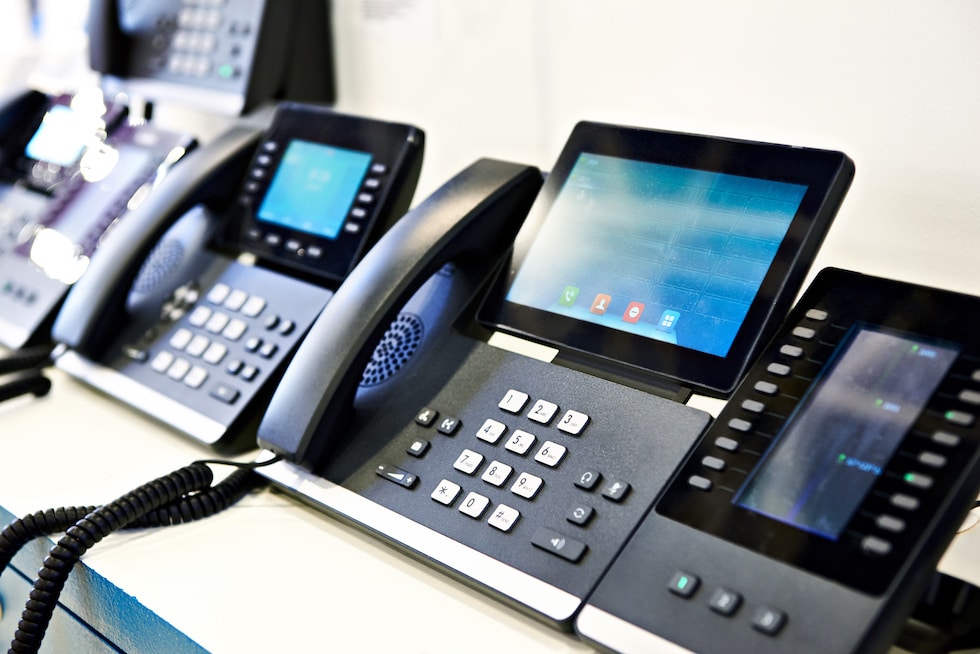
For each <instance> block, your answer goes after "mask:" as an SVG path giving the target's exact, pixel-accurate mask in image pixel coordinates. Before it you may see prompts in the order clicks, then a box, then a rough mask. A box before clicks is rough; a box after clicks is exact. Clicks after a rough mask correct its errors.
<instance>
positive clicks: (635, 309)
mask: <svg viewBox="0 0 980 654" xmlns="http://www.w3.org/2000/svg"><path fill="white" fill-rule="evenodd" d="M643 308H644V305H643V303H642V302H630V303H629V306H628V307H626V311H625V312H624V313H623V320H625V321H626V322H639V320H640V316H642V315H643Z"/></svg>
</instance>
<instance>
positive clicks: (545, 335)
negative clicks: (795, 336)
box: [258, 123, 853, 629]
mask: <svg viewBox="0 0 980 654" xmlns="http://www.w3.org/2000/svg"><path fill="white" fill-rule="evenodd" d="M852 172H853V168H852V165H851V162H850V160H849V159H848V158H847V157H846V156H844V155H843V154H841V153H836V152H830V151H819V150H812V149H805V148H791V147H784V146H777V145H769V144H761V143H752V142H744V141H734V140H728V139H720V138H712V137H706V136H696V135H687V134H678V133H670V132H661V131H653V130H644V129H636V128H627V127H617V126H612V125H602V124H598V123H580V124H579V125H577V126H576V127H575V129H574V131H573V132H572V134H571V136H570V138H569V140H568V142H567V143H566V145H565V148H564V149H563V151H562V153H561V155H560V156H559V158H558V161H557V163H556V164H555V166H554V168H553V170H552V172H551V174H550V175H549V176H548V178H547V181H546V182H545V184H544V186H543V188H542V190H541V191H540V193H538V194H537V197H536V198H535V201H534V204H533V206H532V208H531V209H530V213H529V215H528V217H527V219H526V221H524V223H523V226H522V227H521V229H520V232H519V234H518V236H517V240H516V245H515V246H514V249H513V253H512V255H511V256H508V257H506V258H505V260H504V263H503V265H502V266H501V267H500V272H499V275H498V276H497V277H496V279H495V281H493V282H492V283H491V284H490V285H489V289H488V290H487V289H486V284H484V281H485V280H487V279H488V277H489V276H490V275H489V272H490V266H488V265H487V264H486V263H482V264H480V265H474V263H475V261H474V256H473V255H472V254H467V255H456V254H455V253H454V252H450V251H443V252H439V251H438V250H433V249H432V248H429V249H425V250H422V251H421V252H419V253H416V252H413V251H411V250H406V249H404V248H399V247H398V245H397V241H395V240H394V239H395V238H396V237H397V235H396V230H398V229H399V228H401V227H404V228H406V229H409V227H408V226H409V225H410V224H411V222H412V221H415V220H416V219H417V220H419V221H423V220H427V218H428V216H427V214H432V215H436V216H438V215H439V211H440V210H441V209H446V206H447V205H449V204H450V200H451V199H452V198H453V197H454V196H453V195H452V193H451V192H450V191H451V189H452V185H450V189H449V191H445V192H444V194H445V195H446V197H445V198H443V197H441V196H442V195H443V193H437V194H436V195H434V196H433V197H431V198H430V199H429V200H427V201H426V203H425V204H423V205H421V206H420V207H418V208H416V209H415V210H414V211H413V212H412V213H411V214H409V216H407V217H406V218H405V219H404V220H403V221H402V223H401V224H400V225H398V226H396V227H395V228H394V229H393V230H392V231H391V232H389V234H388V235H387V236H386V237H385V238H384V239H382V241H381V242H379V244H378V246H376V247H375V249H373V250H372V251H371V252H370V253H369V254H368V255H367V256H366V257H365V258H364V260H363V261H362V262H361V263H360V264H359V265H358V267H357V268H356V269H355V270H354V271H353V273H352V274H351V277H349V278H348V283H347V284H345V285H344V286H343V287H342V288H341V289H340V290H338V292H337V294H336V295H335V296H334V299H333V301H331V303H330V304H329V305H328V306H327V308H326V310H325V311H324V312H323V313H322V314H321V315H320V316H319V318H318V319H317V322H316V323H315V324H314V326H313V328H312V329H311V331H310V334H309V336H308V337H307V338H306V339H305V340H304V342H303V344H302V345H301V347H300V349H299V351H298V353H297V355H296V357H295V358H294V359H293V360H292V362H291V364H290V366H289V368H288V369H287V371H286V373H285V375H284V376H283V379H282V381H281V383H280V385H279V387H278V389H277V391H276V393H275V395H274V396H273V399H272V401H271V403H270V406H269V409H268V410H267V412H266V414H265V416H264V418H263V420H262V422H261V424H260V426H259V430H258V436H259V444H260V446H261V447H263V448H266V449H267V450H269V451H271V453H274V454H277V455H279V456H281V457H283V458H284V459H285V461H284V462H278V463H275V464H273V465H271V466H269V467H267V468H262V469H261V473H262V474H264V475H266V476H267V477H268V478H269V479H271V480H272V481H273V482H274V483H275V484H276V485H277V486H279V487H281V488H283V489H285V490H287V491H288V492H290V493H292V494H295V495H296V496H297V497H299V498H301V499H303V500H305V501H307V502H309V503H311V504H313V505H314V506H316V507H318V508H320V509H322V510H324V511H326V512H328V513H330V514H331V515H333V516H336V517H339V518H340V519H342V520H345V521H348V522H350V523H353V524H355V525H358V526H360V527H362V528H364V529H366V530H368V531H370V532H371V533H374V534H376V535H378V536H380V537H382V538H383V539H385V540H386V541H387V542H388V543H390V544H392V545H394V546H396V547H397V548H399V549H401V550H403V551H405V552H407V553H409V554H411V555H413V556H416V557H418V558H419V559H421V560H424V561H427V562H429V563H432V564H435V565H437V566H438V567H440V568H441V569H443V570H444V571H447V572H449V573H450V574H452V575H454V576H456V577H458V578H460V579H462V580H464V581H465V582H467V583H471V584H473V585H474V586H476V587H477V588H480V589H482V590H484V591H488V592H490V593H491V594H494V595H495V596H497V597H498V598H500V599H503V600H504V601H506V602H508V603H510V604H512V605H514V606H516V607H518V608H520V609H522V610H524V611H526V612H528V613H529V614H531V615H533V616H534V617H536V618H539V619H541V620H543V621H546V622H548V623H551V624H553V625H556V626H560V627H563V628H566V629H567V628H570V626H571V621H572V618H573V616H574V615H575V614H576V612H577V611H578V610H579V609H580V608H581V606H582V605H583V604H584V602H585V600H586V598H587V597H588V595H589V593H590V592H591V590H592V589H593V588H594V586H595V585H596V583H597V582H598V581H599V579H600V577H601V576H602V574H603V572H604V571H605V570H606V569H607V567H608V566H609V565H610V563H612V561H613V560H614V558H615V556H616V554H617V553H618V552H619V551H620V549H621V548H622V546H623V544H624V543H625V542H626V540H627V539H628V537H629V535H630V534H631V533H632V531H633V530H634V528H635V527H636V525H637V524H638V523H639V521H640V519H641V518H642V517H643V515H644V514H645V513H646V512H647V511H648V510H649V508H650V506H651V505H652V503H653V502H654V500H655V499H656V497H657V496H658V494H659V493H660V491H661V490H662V488H663V486H664V485H665V484H666V482H667V480H668V479H669V478H670V475H671V474H672V472H673V471H674V469H675V468H676V467H677V466H678V465H679V464H680V463H681V462H682V460H683V458H684V455H685V454H686V453H687V451H688V450H689V448H690V447H691V446H692V445H693V443H694V442H695V440H696V439H697V437H698V436H699V435H700V434H701V433H702V432H703V431H704V429H705V428H706V427H707V426H708V423H709V421H710V416H709V415H708V414H707V413H704V412H702V411H699V410H696V409H694V408H691V407H688V406H686V405H685V404H683V403H681V402H677V401H672V399H668V397H664V396H670V397H671V398H677V397H682V396H684V394H685V393H684V392H683V391H682V390H681V389H680V387H681V386H682V385H683V386H685V387H687V388H688V389H690V388H698V389H700V390H702V391H706V392H712V393H715V394H719V395H724V394H726V393H729V392H731V390H732V389H733V388H734V386H735V383H736V382H737V380H738V379H739V378H740V377H741V375H742V374H743V370H744V368H745V367H746V365H747V362H748V361H749V359H750V358H751V357H752V356H753V355H754V354H755V352H756V348H757V347H758V346H759V345H760V344H761V343H764V340H765V339H766V338H767V337H768V336H770V335H771V334H772V332H773V331H774V329H775V327H776V326H777V325H778V323H779V321H780V320H781V319H782V317H783V315H784V312H785V311H786V310H787V309H788V306H789V303H790V302H791V301H792V298H793V297H794V294H795V293H796V292H797V290H798V287H799V286H800V284H801V283H802V278H803V275H804V274H805V271H806V270H807V268H808V266H809V264H810V261H811V259H812V257H813V255H814V253H815V251H816V249H817V247H818V246H819V244H820V242H821V240H822V238H823V236H824V234H825V232H826V230H827V229H828V227H829V225H830V223H831V220H832V218H833V216H834V214H835V213H836V211H837V208H838V206H839V204H840V202H841V201H842V199H843V197H844V194H845V192H846V189H847V187H848V185H849V183H850V179H851V176H852ZM443 200H445V201H443ZM449 210H451V207H450V208H449V209H447V211H449ZM501 218H502V219H503V218H508V219H509V220H510V223H511V224H513V223H514V221H515V220H516V221H517V222H518V224H520V220H521V219H523V218H524V214H523V213H521V215H520V216H517V217H515V216H514V215H513V210H512V209H511V210H510V213H509V214H508V213H506V212H504V213H503V215H502V216H501ZM482 222H486V221H482ZM389 239H392V240H391V241H390V242H389ZM449 242H450V243H451V242H452V241H449ZM478 243H479V242H478ZM457 249H458V248H457ZM481 250H482V253H483V254H484V259H485V260H486V261H491V262H492V261H494V260H496V259H497V258H499V257H500V256H503V255H502V254H501V253H502V252H503V251H502V250H501V251H500V252H498V253H497V254H496V256H492V255H493V254H494V253H493V252H492V251H491V249H490V244H489V243H485V244H484V245H483V246H482V247H477V252H480V251H481ZM420 261H424V262H425V263H426V264H428V265H426V266H423V265H421V263H419V262H420ZM445 261H451V262H452V264H453V265H452V267H451V269H449V270H446V269H443V270H442V271H441V272H440V273H438V274H435V275H433V276H431V277H429V278H428V279H425V277H424V276H422V274H421V273H423V272H428V271H429V270H431V269H432V265H434V264H438V263H442V262H445ZM355 281H356V283H351V282H355ZM423 281H424V282H425V283H424V285H423V286H422V287H421V289H420V290H419V291H417V293H416V294H415V295H414V296H411V299H409V298H410V294H411V292H412V291H413V289H415V288H417V287H418V286H419V285H420V284H422V282H423ZM362 297H375V298H378V299H377V301H376V302H373V303H372V304H370V305H363V304H360V303H359V302H360V299H361V298H362ZM406 302H408V304H407V305H406V304H405V303H406ZM357 306H360V307H362V311H361V312H360V313H358V312H356V311H354V310H353V307H357ZM477 306H480V310H479V317H480V319H481V320H479V321H476V320H474V318H475V316H476V315H477V310H476V308H475V307H477ZM402 307H404V308H403V309H402V311H401V313H400V314H398V315H397V317H396V314H397V312H398V309H399V308H402ZM340 325H343V326H344V328H343V329H338V326H340ZM389 326H390V327H389ZM385 328H388V331H387V333H386V334H385V335H384V337H383V338H382V337H381V333H382V332H384V331H385ZM491 330H497V331H501V332H506V333H510V334H511V335H516V336H518V337H523V338H524V339H532V340H534V341H537V342H538V343H546V344H549V345H553V346H556V347H558V348H560V349H561V352H562V353H561V356H560V357H559V358H558V359H556V362H557V363H559V364H567V365H556V364H555V363H549V362H544V361H541V360H536V359H532V358H530V357H527V356H524V355H521V354H516V353H513V352H510V351H506V350H504V349H501V348H498V347H496V346H494V345H491V344H488V342H487V339H488V337H490V336H491ZM342 334H346V335H356V336H354V337H344V336H341V335H342ZM376 345H377V347H376V349H375V346H376ZM343 371H346V372H343ZM607 377H610V378H613V379H616V380H618V381H616V382H614V381H610V380H609V379H608V378H607ZM620 382H622V383H620ZM653 391H656V392H657V393H659V394H654V392H653ZM662 395H663V396H662ZM345 418H346V420H345Z"/></svg>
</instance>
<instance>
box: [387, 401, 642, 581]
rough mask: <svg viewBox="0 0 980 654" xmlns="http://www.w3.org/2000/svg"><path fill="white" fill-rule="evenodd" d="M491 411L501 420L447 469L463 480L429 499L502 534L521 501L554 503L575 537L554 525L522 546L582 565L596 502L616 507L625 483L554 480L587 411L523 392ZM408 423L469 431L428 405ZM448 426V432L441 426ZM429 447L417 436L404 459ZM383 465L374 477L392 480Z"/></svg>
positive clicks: (492, 421) (583, 475)
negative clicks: (570, 491)
mask: <svg viewBox="0 0 980 654" xmlns="http://www.w3.org/2000/svg"><path fill="white" fill-rule="evenodd" d="M497 408H498V410H499V411H500V414H499V415H496V416H494V417H488V418H486V419H484V420H483V422H482V423H480V426H479V428H478V429H476V430H475V431H474V432H473V436H472V440H468V441H466V442H464V443H461V447H460V449H459V450H458V451H459V454H458V456H457V457H456V459H455V461H454V462H453V463H452V468H453V469H454V470H455V471H456V472H458V473H461V475H462V476H461V477H460V478H459V479H457V480H456V481H453V480H451V479H448V478H443V479H441V480H439V481H438V482H437V483H436V484H434V486H433V487H432V489H431V491H430V492H429V497H430V498H431V499H432V500H433V501H435V502H437V503H438V504H441V505H444V506H446V507H450V508H451V507H454V506H455V507H456V510H457V511H458V512H459V513H461V514H463V515H464V516H467V517H469V518H471V519H475V520H482V521H483V522H485V523H486V524H487V525H488V526H490V527H493V528H495V529H497V530H498V531H502V532H508V533H509V532H511V531H512V530H513V528H514V526H515V525H516V524H517V522H518V521H519V520H521V519H522V518H523V515H524V510H522V509H523V508H524V505H523V503H525V502H557V503H558V504H560V506H558V507H557V508H556V511H557V515H558V516H559V519H560V520H561V519H563V521H564V524H565V526H566V527H569V528H571V529H573V530H575V532H576V534H578V536H576V537H572V536H571V535H569V534H566V533H562V532H561V531H560V529H561V524H560V523H559V524H557V525H556V524H552V525H548V526H544V525H542V526H540V528H535V529H534V530H533V531H530V532H524V533H527V534H529V536H526V538H527V539H528V540H527V542H528V544H529V545H532V546H534V547H536V548H538V549H540V550H543V551H546V552H548V553H550V554H553V555H555V556H556V557H558V558H559V559H561V560H564V561H567V562H570V563H577V562H579V561H581V560H582V559H583V557H584V556H585V554H586V553H587V552H588V549H589V545H588V540H589V539H588V537H587V534H588V530H589V529H591V528H592V527H593V525H600V526H601V524H602V519H601V517H600V516H601V514H602V511H601V510H597V508H596V506H597V502H598V503H602V502H610V503H613V504H619V503H622V502H623V501H624V500H626V498H627V496H628V495H629V491H630V489H631V488H632V487H631V485H630V484H629V483H627V482H626V481H623V480H620V479H613V478H610V479H608V480H607V479H605V478H604V477H603V474H602V473H601V472H599V471H596V470H591V469H589V470H583V471H581V472H579V473H577V474H576V475H574V476H573V477H572V478H571V480H570V481H569V480H566V479H565V477H567V476H568V475H567V473H565V474H562V475H560V478H559V476H558V475H557V471H558V470H559V469H560V468H561V467H562V466H563V464H564V462H565V461H566V460H567V459H569V457H570V454H571V452H572V451H573V450H574V449H575V448H574V446H575V441H576V440H577V439H579V438H581V437H582V436H583V433H584V432H585V429H586V426H587V425H588V424H589V422H590V417H589V415H588V414H586V413H584V412H581V411H577V410H574V409H573V410H566V411H564V412H562V410H561V408H560V407H559V405H558V404H557V403H556V402H553V401H551V400H549V399H545V398H535V399H534V400H533V401H532V398H531V396H530V395H529V394H528V393H525V392H523V391H521V390H517V389H509V390H507V391H506V392H505V393H504V395H503V397H502V398H501V399H500V401H499V402H498V403H497ZM558 416H560V418H559V419H558V420H557V422H556V421H555V418H556V417H558ZM414 422H415V424H416V426H417V427H418V428H420V429H422V430H428V429H433V430H434V431H435V432H436V433H441V434H443V435H445V436H449V437H454V434H456V433H457V432H459V431H461V432H462V433H466V431H467V430H466V427H465V426H463V425H462V424H461V421H460V420H459V419H457V418H455V417H447V416H441V415H440V414H439V411H438V410H437V409H435V408H432V407H425V408H423V409H421V410H419V412H418V413H417V414H416V416H415V420H414ZM508 423H509V424H508ZM447 425H451V426H452V427H451V429H446V426H447ZM460 428H461V429H460ZM535 431H536V432H537V434H535V433H534V432H535ZM423 433H424V431H423ZM566 439H567V440H566ZM561 441H564V442H561ZM433 443H434V441H433V440H432V439H430V438H416V439H415V440H413V441H412V444H411V445H410V446H409V448H408V449H409V454H411V455H412V456H414V457H416V458H421V457H424V456H425V454H426V453H428V452H429V451H430V448H431V446H432V444H433ZM446 443H449V441H446ZM389 468H390V466H387V465H379V466H378V468H377V470H376V472H377V473H378V475H379V476H382V477H384V478H386V479H389V480H390V481H397V480H394V479H391V477H390V475H388V474H387V472H386V471H387V470H388V469H389ZM466 480H469V481H468V482H467V481H466ZM458 482H462V483H458ZM552 484H555V485H557V486H559V487H565V486H566V485H567V487H569V488H571V489H573V495H572V497H571V498H570V497H569V495H568V494H567V493H566V492H561V491H556V492H554V493H553V494H549V493H548V492H547V491H548V489H549V486H550V485H552ZM466 486H470V487H469V488H467V487H466ZM576 495H579V496H577V497H576ZM461 498H462V499H461ZM528 506H529V505H528ZM583 530H584V531H583ZM580 532H581V533H580Z"/></svg>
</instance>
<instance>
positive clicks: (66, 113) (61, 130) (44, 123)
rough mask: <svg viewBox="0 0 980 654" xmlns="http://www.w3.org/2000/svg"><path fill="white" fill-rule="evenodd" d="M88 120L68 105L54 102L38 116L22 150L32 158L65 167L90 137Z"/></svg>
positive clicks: (91, 134)
mask: <svg viewBox="0 0 980 654" xmlns="http://www.w3.org/2000/svg"><path fill="white" fill-rule="evenodd" d="M92 136H93V133H92V130H91V129H90V124H88V123H87V121H85V120H83V119H82V118H81V117H80V116H79V115H78V114H77V113H75V112H74V111H73V110H72V109H71V108H70V107H66V106H65V105H60V104H57V105H54V106H53V107H51V109H49V110H48V112H47V113H45V114H44V118H43V119H42V120H41V126H40V127H38V128H37V131H36V132H35V133H34V136H32V137H31V140H30V141H28V142H27V147H26V148H25V151H24V154H26V155H27V156H28V157H30V158H31V159H34V160H36V161H43V162H45V163H52V164H57V165H58V166H62V167H67V166H71V165H73V164H74V163H75V162H76V161H78V158H79V157H81V156H82V150H83V149H84V148H85V145H86V144H87V142H88V139H90V138H92Z"/></svg>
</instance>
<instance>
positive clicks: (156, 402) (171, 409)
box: [55, 350, 227, 445]
mask: <svg viewBox="0 0 980 654" xmlns="http://www.w3.org/2000/svg"><path fill="white" fill-rule="evenodd" d="M55 365H56V366H57V367H58V368H60V369H62V370H64V371H65V372H67V373H68V374H70V375H72V376H73V377H76V378H77V379H81V380H82V381H84V382H85V383H87V384H90V385H92V386H94V387H95V388H97V389H99V390H100V391H103V392H104V393H107V394H109V395H111V396H113V397H116V398H118V399H120V400H122V401H123V402H126V403H127V404H130V405H131V406H133V407H135V408H137V409H139V410H140V411H142V412H144V413H146V414H147V415H150V416H153V417H154V418H156V419H157V420H159V421H161V422H163V423H166V424H168V425H170V426H172V427H175V428H176V429H179V430H180V431H182V432H184V433H185V434H187V435H188V436H191V437H193V438H196V439H197V440H199V441H202V442H203V443H206V444H208V445H213V444H214V443H216V442H218V440H220V439H221V437H222V436H224V435H225V433H226V432H227V430H226V429H225V426H224V425H222V424H221V423H220V422H218V421H216V420H213V419H211V418H209V417H207V416H206V415H204V414H202V413H198V412H197V411H194V410H192V409H189V408H187V407H186V406H184V405H183V404H180V403H179V402H177V401H175V400H173V399H171V398H169V397H167V396H166V395H164V394H163V393H160V392H158V391H155V390H153V389H151V388H147V387H146V386H144V385H143V384H140V383H139V382H136V381H134V380H133V379H130V378H129V377H127V376H125V375H123V374H122V373H120V372H118V371H116V370H113V369H112V368H107V367H105V366H102V365H99V364H97V363H93V362H92V361H89V360H88V359H86V358H85V357H83V356H81V355H79V354H78V353H76V352H73V351H72V350H68V351H66V352H65V353H64V354H62V355H61V356H59V357H58V358H57V359H55Z"/></svg>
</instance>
